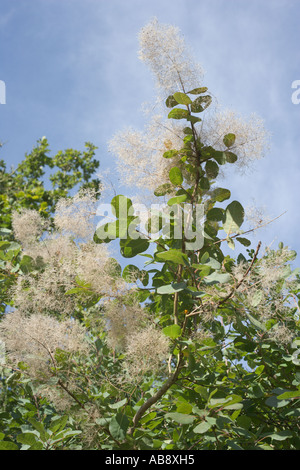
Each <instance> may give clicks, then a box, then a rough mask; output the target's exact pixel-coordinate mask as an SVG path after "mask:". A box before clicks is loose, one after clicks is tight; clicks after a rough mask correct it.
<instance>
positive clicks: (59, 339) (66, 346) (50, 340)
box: [0, 310, 88, 380]
mask: <svg viewBox="0 0 300 470" xmlns="http://www.w3.org/2000/svg"><path fill="white" fill-rule="evenodd" d="M0 337H1V339H2V340H3V341H4V342H5V346H6V351H7V355H8V359H9V361H10V362H12V363H14V364H16V365H17V364H18V362H25V363H26V364H27V365H28V367H29V369H28V371H27V372H28V374H29V375H30V376H31V377H33V378H35V379H41V380H43V379H47V378H49V377H51V376H53V375H54V372H55V368H56V361H55V351H56V350H57V349H61V350H64V351H66V352H68V353H77V352H80V353H87V352H88V343H87V340H86V331H85V329H84V328H83V327H82V326H81V325H80V323H79V322H77V321H76V320H71V319H67V320H63V321H58V320H56V319H55V318H53V317H50V316H49V315H41V314H38V313H33V314H32V315H31V316H26V315H24V314H22V313H20V312H19V311H18V310H15V311H14V312H12V313H8V314H6V315H5V317H4V318H3V320H2V321H1V322H0Z"/></svg>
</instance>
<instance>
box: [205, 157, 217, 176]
mask: <svg viewBox="0 0 300 470" xmlns="http://www.w3.org/2000/svg"><path fill="white" fill-rule="evenodd" d="M205 171H206V175H207V177H208V178H210V179H212V178H216V177H217V176H218V174H219V165H218V164H217V163H216V162H214V161H212V160H208V162H206V165H205Z"/></svg>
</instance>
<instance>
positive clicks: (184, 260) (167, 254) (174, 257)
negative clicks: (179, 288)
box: [155, 249, 189, 265]
mask: <svg viewBox="0 0 300 470" xmlns="http://www.w3.org/2000/svg"><path fill="white" fill-rule="evenodd" d="M155 256H156V257H157V258H158V259H159V260H162V261H172V262H173V263H175V264H185V265H188V264H189V259H188V257H187V255H186V254H185V253H183V252H182V251H181V250H172V249H171V250H169V251H162V252H158V253H156V254H155Z"/></svg>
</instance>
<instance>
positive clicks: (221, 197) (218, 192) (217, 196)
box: [211, 188, 231, 202]
mask: <svg viewBox="0 0 300 470" xmlns="http://www.w3.org/2000/svg"><path fill="white" fill-rule="evenodd" d="M230 196H231V193H230V191H229V189H225V188H216V189H214V190H213V192H212V194H211V198H212V200H213V201H218V202H223V201H225V200H226V199H229V198H230Z"/></svg>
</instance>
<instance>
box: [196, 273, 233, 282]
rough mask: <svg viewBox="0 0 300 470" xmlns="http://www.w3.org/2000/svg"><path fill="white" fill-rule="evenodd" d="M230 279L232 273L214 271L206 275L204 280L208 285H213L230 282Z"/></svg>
mask: <svg viewBox="0 0 300 470" xmlns="http://www.w3.org/2000/svg"><path fill="white" fill-rule="evenodd" d="M230 280H231V276H230V274H227V273H217V272H214V273H212V274H210V275H209V276H206V277H205V278H204V279H203V282H204V283H205V284H208V285H213V284H224V283H226V282H229V281H230Z"/></svg>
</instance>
